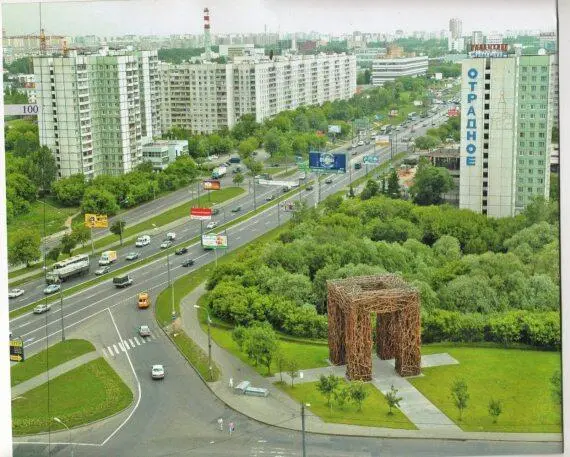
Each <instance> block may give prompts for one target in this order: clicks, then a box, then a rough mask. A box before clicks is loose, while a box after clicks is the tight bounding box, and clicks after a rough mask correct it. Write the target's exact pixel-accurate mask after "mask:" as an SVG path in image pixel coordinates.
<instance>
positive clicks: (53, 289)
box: [44, 284, 61, 295]
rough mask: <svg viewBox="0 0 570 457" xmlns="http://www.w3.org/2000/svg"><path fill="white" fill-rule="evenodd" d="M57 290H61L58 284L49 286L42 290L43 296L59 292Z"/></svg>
mask: <svg viewBox="0 0 570 457" xmlns="http://www.w3.org/2000/svg"><path fill="white" fill-rule="evenodd" d="M59 289H61V286H60V285H59V284H50V285H49V286H47V287H46V288H45V289H44V294H46V295H49V294H53V293H54V292H57V291H59Z"/></svg>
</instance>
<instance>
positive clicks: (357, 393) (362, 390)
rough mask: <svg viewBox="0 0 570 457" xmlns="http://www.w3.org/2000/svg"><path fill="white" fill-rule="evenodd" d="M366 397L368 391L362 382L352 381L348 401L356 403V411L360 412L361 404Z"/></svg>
mask: <svg viewBox="0 0 570 457" xmlns="http://www.w3.org/2000/svg"><path fill="white" fill-rule="evenodd" d="M366 397H368V391H367V390H366V387H365V385H364V383H363V382H362V381H353V382H351V383H350V399H351V400H352V401H353V402H354V403H356V405H357V409H356V410H357V411H362V403H364V400H366Z"/></svg>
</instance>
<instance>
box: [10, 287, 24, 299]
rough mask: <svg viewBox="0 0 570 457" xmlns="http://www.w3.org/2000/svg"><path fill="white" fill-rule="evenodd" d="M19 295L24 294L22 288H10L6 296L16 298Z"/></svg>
mask: <svg viewBox="0 0 570 457" xmlns="http://www.w3.org/2000/svg"><path fill="white" fill-rule="evenodd" d="M21 295H24V289H12V290H11V291H10V292H8V298H17V297H19V296H21Z"/></svg>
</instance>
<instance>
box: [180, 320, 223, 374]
mask: <svg viewBox="0 0 570 457" xmlns="http://www.w3.org/2000/svg"><path fill="white" fill-rule="evenodd" d="M172 340H173V341H174V343H175V344H176V346H178V349H179V350H180V352H182V354H184V356H185V357H186V359H187V360H188V361H189V362H190V364H191V365H192V366H193V367H194V368H196V370H198V372H199V373H200V375H201V376H202V377H203V378H204V379H205V380H207V381H217V380H218V379H219V378H220V370H219V368H218V366H217V365H216V363H215V362H212V375H211V378H212V379H210V370H209V369H208V354H206V352H204V351H203V350H202V348H200V346H198V345H197V344H196V343H194V341H192V338H190V337H189V336H188V335H186V333H185V332H184V330H177V331H176V336H174V335H172Z"/></svg>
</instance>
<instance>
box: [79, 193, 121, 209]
mask: <svg viewBox="0 0 570 457" xmlns="http://www.w3.org/2000/svg"><path fill="white" fill-rule="evenodd" d="M81 210H82V211H83V212H84V213H90V214H106V215H107V216H113V215H114V214H116V213H117V211H118V210H119V205H117V201H116V199H115V196H114V195H113V194H112V193H111V192H109V191H106V190H101V189H96V188H93V187H90V188H89V189H87V190H86V191H85V195H84V196H83V200H82V201H81Z"/></svg>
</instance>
